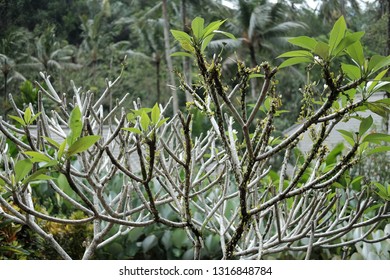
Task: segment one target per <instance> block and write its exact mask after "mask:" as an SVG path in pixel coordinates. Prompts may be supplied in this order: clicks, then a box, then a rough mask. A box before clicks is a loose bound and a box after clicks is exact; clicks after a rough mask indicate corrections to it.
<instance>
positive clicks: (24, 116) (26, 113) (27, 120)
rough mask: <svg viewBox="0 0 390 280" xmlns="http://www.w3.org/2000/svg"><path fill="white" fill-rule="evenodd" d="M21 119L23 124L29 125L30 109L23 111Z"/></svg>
mask: <svg viewBox="0 0 390 280" xmlns="http://www.w3.org/2000/svg"><path fill="white" fill-rule="evenodd" d="M23 119H24V121H25V123H27V124H30V121H31V109H30V107H27V108H26V111H24V115H23Z"/></svg>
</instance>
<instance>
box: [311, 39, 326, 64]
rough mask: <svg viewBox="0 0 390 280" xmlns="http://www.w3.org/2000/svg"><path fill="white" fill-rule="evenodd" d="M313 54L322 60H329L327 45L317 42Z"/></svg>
mask: <svg viewBox="0 0 390 280" xmlns="http://www.w3.org/2000/svg"><path fill="white" fill-rule="evenodd" d="M314 53H315V54H317V55H318V56H319V57H321V58H322V59H324V60H327V59H328V58H329V45H328V44H326V43H324V42H318V44H317V45H316V47H315V49H314Z"/></svg>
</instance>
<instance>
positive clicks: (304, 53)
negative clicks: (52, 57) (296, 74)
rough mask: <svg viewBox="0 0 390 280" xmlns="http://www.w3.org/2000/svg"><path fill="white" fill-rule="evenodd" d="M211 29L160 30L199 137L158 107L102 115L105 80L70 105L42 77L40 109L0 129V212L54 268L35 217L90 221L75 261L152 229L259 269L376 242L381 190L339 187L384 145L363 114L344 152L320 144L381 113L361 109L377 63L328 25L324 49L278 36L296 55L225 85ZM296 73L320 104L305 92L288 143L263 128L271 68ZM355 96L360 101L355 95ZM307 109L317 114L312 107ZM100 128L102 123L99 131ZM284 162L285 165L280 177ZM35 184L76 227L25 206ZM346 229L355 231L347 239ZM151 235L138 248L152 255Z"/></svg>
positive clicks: (274, 101) (273, 97)
mask: <svg viewBox="0 0 390 280" xmlns="http://www.w3.org/2000/svg"><path fill="white" fill-rule="evenodd" d="M222 24H223V21H215V22H212V23H210V24H209V25H207V26H205V24H204V20H203V19H201V18H195V19H194V20H193V21H192V25H191V28H192V33H191V34H187V33H185V32H182V31H178V30H176V31H175V30H172V34H173V36H174V37H175V38H176V40H178V41H179V43H180V45H181V46H182V47H183V49H184V50H185V51H184V52H180V53H176V54H175V55H185V56H189V57H192V58H193V59H194V60H195V62H196V63H197V65H198V68H199V79H198V81H196V88H197V91H196V92H195V91H194V90H192V88H195V87H192V86H191V85H187V84H186V83H185V81H184V79H182V83H181V86H182V87H183V88H185V89H186V90H188V91H189V92H190V93H191V94H192V97H193V100H194V101H193V103H192V104H188V106H191V107H193V108H192V110H198V111H200V112H201V113H202V114H204V115H205V116H207V117H208V119H209V124H210V129H208V130H205V131H204V133H203V134H202V135H201V136H199V137H193V135H192V131H191V128H192V114H191V113H190V112H191V111H190V110H189V111H188V112H179V113H178V114H176V115H174V116H171V117H169V118H167V117H166V116H165V112H166V107H164V106H162V105H158V104H156V105H155V106H154V107H153V108H143V107H142V106H141V104H140V102H135V103H134V109H133V110H127V111H125V110H122V109H121V101H118V103H117V106H116V107H115V108H113V110H112V111H111V112H109V113H108V114H105V112H104V111H103V110H102V109H101V106H100V105H101V104H102V102H103V100H104V98H106V97H107V96H108V92H109V91H110V88H111V87H113V86H115V83H116V82H117V80H115V81H113V82H108V83H107V89H106V90H105V91H104V93H103V94H102V96H99V98H98V99H97V100H95V99H94V96H93V94H92V93H91V92H86V93H83V92H82V91H81V88H77V87H74V98H73V100H72V101H71V102H70V104H69V100H67V101H66V99H65V96H61V95H59V94H58V93H57V92H56V90H55V89H54V88H53V87H52V86H51V84H50V80H49V79H48V77H47V76H45V75H42V77H43V79H44V81H45V83H46V84H47V85H48V89H45V88H44V87H42V88H41V90H42V95H40V98H39V100H38V101H39V107H38V108H40V109H39V112H33V111H32V110H31V108H30V107H28V108H25V109H23V110H21V109H19V108H15V112H16V113H15V115H14V116H12V117H11V118H12V119H13V120H14V121H15V122H14V123H13V124H10V123H8V122H5V121H4V120H2V121H1V122H0V130H1V131H2V133H3V135H2V142H1V143H2V144H1V147H2V149H3V153H2V164H3V166H4V168H3V170H2V171H1V174H0V185H1V189H0V190H1V195H0V206H1V212H0V215H1V216H2V217H3V218H4V219H8V220H10V221H12V222H14V223H20V224H24V225H27V226H28V227H30V228H31V229H32V230H34V231H35V232H37V233H38V234H40V235H41V236H43V237H44V238H45V239H46V240H47V241H48V242H50V244H51V245H52V246H53V248H55V250H56V251H57V252H58V253H59V255H60V256H61V257H62V258H65V259H69V258H70V256H69V254H68V253H67V252H66V251H65V250H64V248H63V247H62V246H61V244H59V243H58V242H57V240H56V239H55V238H54V237H53V236H52V235H51V234H50V232H49V231H45V230H43V229H42V227H41V226H40V225H39V220H47V221H53V222H56V223H64V224H86V223H87V224H88V223H92V224H93V227H94V231H93V234H91V236H90V238H89V239H88V240H86V241H85V244H84V246H85V253H84V255H83V258H84V259H89V258H92V256H93V254H94V252H96V250H98V249H99V248H102V247H104V246H107V244H109V243H110V242H111V241H113V240H115V239H116V238H118V237H119V236H121V235H124V234H129V233H130V232H132V231H134V230H136V229H137V228H145V227H149V226H152V225H159V226H161V227H163V228H164V229H171V230H172V231H175V232H178V231H179V232H180V231H181V232H185V233H186V235H187V238H188V240H189V241H190V243H191V244H192V249H191V252H192V254H193V257H194V258H195V259H200V258H202V256H203V255H202V252H203V251H204V250H205V240H208V236H210V235H213V236H216V237H217V239H218V240H219V245H220V246H219V247H220V250H221V252H222V256H223V258H224V259H232V258H248V259H261V258H267V256H269V255H272V254H276V253H280V252H295V251H302V252H304V257H305V258H306V259H309V258H311V257H312V253H313V250H314V249H316V248H319V249H324V248H334V247H343V246H351V245H353V244H355V243H358V242H377V241H381V240H384V239H386V238H388V237H389V233H388V232H385V233H384V236H380V237H377V235H375V236H376V237H375V239H373V238H372V236H373V235H371V233H372V232H373V231H374V230H375V229H377V228H380V227H382V228H384V226H383V223H386V222H387V221H388V219H389V217H390V211H389V200H390V187H389V186H388V185H387V184H388V183H386V182H380V186H379V185H377V184H370V183H368V184H365V183H364V180H355V182H354V184H349V185H342V184H340V182H342V179H343V176H344V175H345V174H346V173H347V172H348V170H349V169H350V168H351V167H352V166H353V165H355V164H357V162H358V161H359V159H360V158H362V157H364V155H365V154H368V153H376V152H383V151H388V150H389V149H388V147H387V146H382V143H384V142H389V141H390V139H389V136H388V135H385V134H380V133H372V132H370V126H371V125H372V119H370V118H369V117H367V118H364V119H361V125H360V127H359V130H358V131H351V132H349V131H341V133H342V134H343V136H344V137H345V139H346V141H347V143H348V146H347V145H346V146H345V147H346V148H345V149H344V150H342V151H334V150H331V149H330V148H329V147H327V146H326V145H325V144H324V140H325V139H326V138H327V137H328V135H329V133H330V131H332V130H333V128H334V126H335V125H336V124H337V123H339V122H341V121H343V120H344V119H345V118H350V117H358V112H359V110H372V111H374V112H379V111H381V112H388V107H389V101H388V100H387V99H383V100H379V101H376V102H373V103H371V102H369V101H368V97H369V96H370V95H371V94H373V93H374V92H376V91H378V90H381V89H383V88H384V87H386V85H387V83H388V82H386V81H385V80H383V77H384V75H385V73H386V71H387V67H388V65H390V58H389V57H380V56H374V57H372V58H370V59H366V58H365V56H364V55H363V48H362V46H361V44H360V38H361V37H362V35H363V34H362V33H360V32H356V33H352V32H350V31H348V30H347V27H346V24H345V21H344V19H343V18H340V19H339V20H338V21H337V22H336V24H335V26H334V27H333V29H332V31H331V33H330V36H329V41H328V42H320V41H317V40H315V39H313V38H309V37H297V38H294V39H291V40H290V42H291V43H292V44H293V45H295V46H297V47H299V48H300V49H298V50H295V51H292V52H288V53H284V54H282V55H281V57H282V58H287V59H286V60H285V61H284V62H283V63H282V64H281V65H279V67H272V66H271V65H270V64H269V63H267V62H263V63H261V64H260V65H258V66H256V67H245V66H244V64H243V63H241V62H238V64H237V67H238V68H237V76H238V77H239V79H237V83H236V85H235V86H234V87H233V88H229V87H228V86H226V85H225V81H224V79H223V77H224V76H223V71H222V66H221V61H222V60H223V58H222V55H214V57H213V58H212V59H211V60H207V59H206V58H205V55H204V54H205V51H206V50H207V45H208V44H209V42H210V41H211V40H212V39H213V37H214V36H215V35H217V34H224V35H227V36H229V37H232V38H233V36H232V35H231V34H228V33H225V32H222V31H219V28H220V27H221V26H222ZM341 58H342V59H343V63H342V64H341V65H340V59H341ZM300 63H305V64H309V65H310V66H311V67H319V68H320V69H321V71H322V75H323V77H322V79H321V80H320V81H316V85H317V84H318V85H321V86H323V88H324V91H323V94H322V99H321V100H313V97H312V96H311V87H312V86H313V83H312V82H310V83H309V84H307V85H306V87H305V88H304V89H303V94H304V103H303V106H304V109H305V110H303V113H302V115H301V117H300V119H299V120H298V122H299V123H300V126H299V127H298V128H297V130H296V131H295V132H294V133H292V134H291V135H290V136H286V137H277V136H276V135H275V133H274V132H275V127H274V120H275V119H276V118H277V117H278V115H279V114H280V113H281V112H280V110H279V108H280V106H281V102H282V97H281V96H280V95H281V94H282V93H279V92H278V90H277V84H278V83H277V80H276V78H277V75H278V72H279V71H283V70H284V69H285V68H286V67H288V66H290V65H294V64H300ZM307 69H310V67H307ZM255 77H256V78H259V79H261V80H262V82H263V85H262V90H261V92H260V93H259V96H257V100H256V103H255V105H254V106H248V104H247V100H246V96H247V91H248V90H249V89H248V87H249V84H250V79H251V78H255ZM357 92H360V93H362V94H363V99H361V100H356V99H355V95H356V93H357ZM44 96H46V97H45V98H50V99H51V100H53V101H54V102H56V103H57V104H58V107H59V108H60V110H59V112H60V113H55V114H53V116H52V117H51V118H49V117H48V115H47V113H46V112H45V110H44V107H45V106H44V102H43V100H44ZM237 100H238V102H237ZM313 102H315V103H318V105H319V109H318V110H314V109H312V108H313V106H312V103H313ZM112 118H115V121H114V122H111V125H110V126H108V124H109V123H110V122H109V119H112ZM34 123H36V128H34V127H33V126H32V125H33V124H34ZM34 129H35V130H34ZM307 130H311V132H312V137H313V146H312V148H311V149H310V151H309V152H308V153H306V154H298V153H295V148H296V146H297V143H298V142H299V141H300V136H301V135H302V134H303V133H304V132H305V131H307ZM35 131H36V133H35ZM104 131H108V133H103V132H104ZM55 135H58V136H59V139H58V137H55ZM5 138H8V139H9V140H10V141H12V142H13V143H14V144H15V145H16V146H17V149H18V153H17V156H16V157H14V158H10V156H9V150H8V145H7V144H6V142H5ZM23 139H27V140H26V141H23ZM368 144H374V145H375V147H374V148H372V146H369V145H368ZM276 157H280V158H282V160H281V162H282V163H281V165H280V166H279V165H275V162H277V161H275V160H274V159H275V158H276ZM289 164H292V165H293V166H295V167H294V170H291V171H290V172H287V167H288V165H289ZM118 176H119V178H120V180H121V181H122V183H123V184H122V185H121V186H120V187H119V188H114V187H112V186H111V185H110V182H111V181H112V180H114V178H117V177H118ZM40 181H45V182H48V184H49V185H50V187H51V188H52V189H53V191H54V192H55V193H56V195H57V196H58V197H59V198H58V199H63V200H66V201H67V202H68V203H69V204H70V205H72V207H73V208H74V211H76V210H79V211H82V212H84V213H85V217H84V218H79V219H73V218H71V216H70V217H54V216H50V215H48V214H47V213H44V212H43V211H39V208H37V207H36V205H35V202H34V201H36V200H34V196H35V195H36V193H37V189H38V188H40V186H41V185H40V184H39V183H38V182H40ZM15 205H16V206H17V207H16V206H15ZM38 218H39V219H38ZM355 229H359V233H361V234H359V235H356V234H353V235H349V233H350V232H352V231H354V230H355ZM386 230H388V227H387V228H386ZM113 232H114V233H113ZM347 236H353V238H352V239H349V238H346V237H347ZM151 239H153V238H151ZM151 239H148V238H147V241H148V242H146V243H145V244H144V245H145V246H144V249H145V248H146V249H148V248H149V247H150V246H151V243H152V241H153V240H151ZM145 241H146V239H145ZM154 241H155V240H154Z"/></svg>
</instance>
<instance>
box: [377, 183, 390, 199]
mask: <svg viewBox="0 0 390 280" xmlns="http://www.w3.org/2000/svg"><path fill="white" fill-rule="evenodd" d="M374 185H375V186H376V187H377V189H378V191H376V193H377V194H378V195H379V196H380V197H381V198H383V199H384V200H388V201H390V186H388V187H387V188H386V187H385V186H384V185H382V184H380V183H378V182H374Z"/></svg>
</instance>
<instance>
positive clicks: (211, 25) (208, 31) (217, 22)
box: [203, 19, 226, 38]
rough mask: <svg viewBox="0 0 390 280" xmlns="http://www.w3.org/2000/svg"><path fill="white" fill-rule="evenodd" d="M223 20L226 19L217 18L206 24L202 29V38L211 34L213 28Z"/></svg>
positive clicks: (217, 27)
mask: <svg viewBox="0 0 390 280" xmlns="http://www.w3.org/2000/svg"><path fill="white" fill-rule="evenodd" d="M225 21H226V19H225V20H217V21H213V22H212V23H210V24H209V25H207V26H206V27H205V29H204V31H203V38H206V37H208V36H210V35H212V33H213V32H214V31H215V30H218V29H219V28H220V27H221V25H222V24H223V23H224V22H225Z"/></svg>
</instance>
